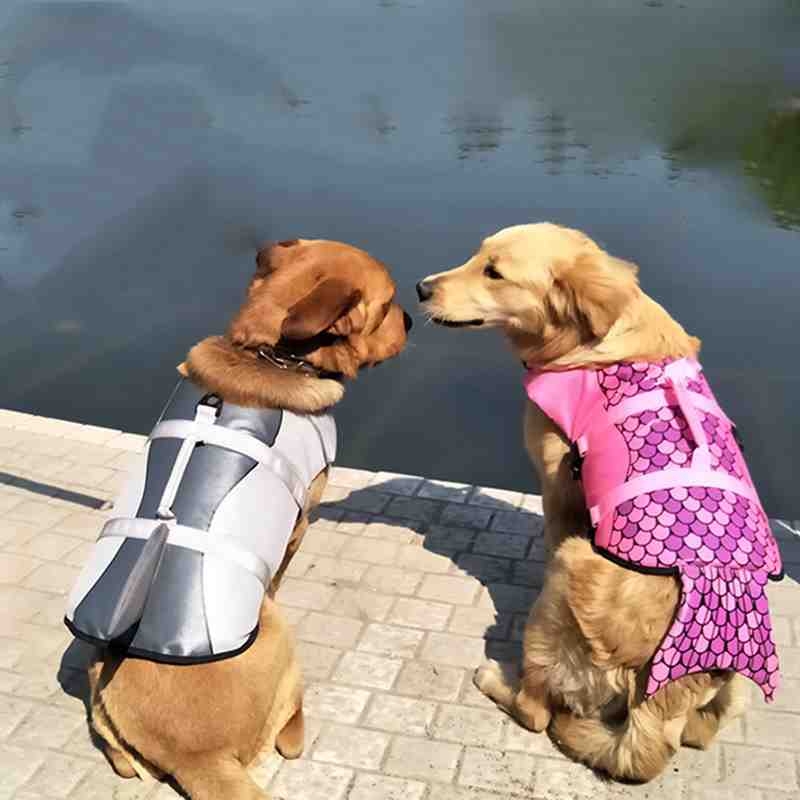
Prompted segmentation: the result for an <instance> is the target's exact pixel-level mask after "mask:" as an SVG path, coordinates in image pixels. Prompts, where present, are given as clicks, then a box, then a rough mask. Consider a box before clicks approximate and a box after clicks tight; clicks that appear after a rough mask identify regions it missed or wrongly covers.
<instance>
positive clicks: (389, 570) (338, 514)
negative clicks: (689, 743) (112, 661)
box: [0, 411, 800, 800]
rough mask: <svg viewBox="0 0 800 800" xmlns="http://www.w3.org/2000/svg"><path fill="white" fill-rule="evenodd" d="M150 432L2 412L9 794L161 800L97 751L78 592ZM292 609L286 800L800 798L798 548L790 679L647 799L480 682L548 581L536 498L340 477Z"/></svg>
mask: <svg viewBox="0 0 800 800" xmlns="http://www.w3.org/2000/svg"><path fill="white" fill-rule="evenodd" d="M142 442H143V437H139V436H133V435H130V434H124V433H120V432H119V431H111V430H107V429H103V428H95V427H90V426H81V425H76V424H73V423H66V422H60V421H57V420H50V419H43V418H37V417H32V416H27V415H22V414H16V413H12V412H6V411H0V800H10V798H14V800H44V798H48V800H49V798H70V800H90V798H91V799H92V800H94V799H96V800H101V799H102V800H108V798H126V799H130V800H133V798H167V797H176V796H177V795H176V794H175V792H173V790H172V789H171V788H169V787H168V786H166V785H160V784H156V783H151V784H143V783H142V782H140V781H138V780H132V781H123V780H121V779H119V778H117V777H116V776H115V775H114V774H113V773H112V771H111V769H110V767H108V766H107V764H106V763H105V761H104V759H103V757H102V756H101V754H100V753H99V751H97V750H96V749H95V748H94V747H93V745H92V744H91V741H90V739H89V735H88V733H87V727H86V719H85V711H84V703H83V700H84V698H85V695H86V684H85V679H84V678H83V673H82V672H81V670H80V667H81V664H83V663H85V659H86V654H87V651H86V648H84V647H83V646H82V645H78V644H77V643H74V642H71V637H70V636H69V634H68V633H67V631H66V629H65V628H64V626H63V624H62V622H61V618H62V614H63V607H64V600H65V593H66V592H67V591H68V590H69V587H70V586H71V584H72V582H73V580H74V578H75V576H76V574H77V572H78V569H79V566H80V565H81V563H82V562H83V560H84V558H85V556H86V554H87V553H88V551H89V548H90V546H91V542H92V541H93V539H94V538H95V536H96V534H97V531H98V529H99V527H100V525H101V523H102V522H103V520H104V519H105V518H106V517H108V516H109V514H110V513H111V512H110V511H109V510H107V509H106V508H104V503H105V501H107V500H109V499H110V498H111V497H112V496H113V494H114V492H115V490H116V488H117V487H118V486H119V484H120V481H121V480H122V479H123V477H124V473H125V467H126V463H128V460H129V459H130V453H131V451H135V450H136V449H138V448H140V447H141V446H142ZM327 501H328V502H327V504H326V505H325V506H324V507H323V508H322V509H321V510H320V513H319V516H318V519H317V520H316V521H315V522H314V524H313V525H312V527H311V529H310V530H309V532H308V535H307V536H306V539H305V541H304V543H303V547H302V550H301V552H300V553H298V555H297V556H296V558H295V560H294V562H293V563H292V566H291V573H290V575H289V576H288V577H287V579H286V580H285V583H284V585H283V587H282V590H281V592H280V600H281V602H282V604H283V605H284V606H285V609H286V613H287V615H288V616H289V617H290V619H291V621H292V623H293V624H294V626H295V629H296V632H297V637H298V639H299V649H300V658H301V663H302V666H303V669H304V672H305V674H306V677H307V684H308V685H307V691H306V696H305V707H306V711H307V715H308V718H309V724H308V726H307V728H308V729H307V741H306V754H305V757H304V758H303V759H302V760H300V761H295V762H284V761H282V759H280V757H278V756H277V755H272V756H269V757H267V758H265V759H264V760H263V762H262V763H261V764H260V765H259V766H257V767H256V768H255V769H254V774H255V776H256V779H257V780H258V781H259V782H260V783H262V784H263V785H264V786H267V787H268V788H269V789H270V791H271V793H272V795H273V797H274V798H278V799H279V800H501V798H507V797H516V798H523V799H526V798H536V799H537V800H539V799H541V800H547V799H552V800H562V799H563V800H566V799H567V798H586V799H587V800H589V798H591V800H595V799H597V800H602V798H606V797H608V798H669V800H679V799H681V800H767V798H770V799H772V798H776V799H782V798H783V799H788V798H790V797H792V798H798V797H800V784H799V783H798V770H799V769H800V765H799V764H798V756H799V755H800V589H799V588H798V585H797V582H796V579H797V578H798V577H800V538H799V537H798V535H797V534H795V533H793V531H792V526H790V525H787V524H784V523H775V528H776V531H777V533H778V535H779V536H780V538H781V541H782V546H783V550H784V556H785V559H786V561H787V572H788V574H789V575H790V576H793V578H792V577H788V578H787V579H786V580H784V581H783V583H782V584H780V585H777V586H774V587H773V588H772V591H771V599H772V603H773V605H772V608H773V614H774V623H775V629H776V634H777V639H778V642H779V645H780V650H781V660H782V662H783V672H784V682H783V688H782V690H781V692H780V693H779V696H778V701H777V702H776V703H775V705H774V706H772V707H767V706H765V705H764V704H763V703H762V702H761V701H760V700H759V701H757V702H755V703H754V705H753V708H752V710H751V711H750V712H749V713H748V714H747V716H746V717H745V718H744V719H743V720H739V721H738V722H737V723H736V724H735V725H734V726H733V727H731V728H730V729H728V730H725V731H724V732H723V734H722V735H721V737H720V741H719V742H718V743H717V744H715V746H714V747H713V748H712V749H711V750H710V751H708V752H705V753H698V752H695V751H691V750H683V751H682V752H681V753H680V754H679V756H678V757H677V758H676V759H675V760H674V762H673V764H672V765H671V766H670V767H669V769H668V771H667V773H666V774H665V775H663V776H662V778H661V779H659V780H658V781H656V782H654V783H652V784H650V785H648V786H644V787H625V786H618V785H614V784H608V783H603V782H601V781H600V780H598V779H597V778H596V777H595V776H594V775H593V774H592V773H591V772H589V771H588V770H586V769H584V768H582V767H580V766H578V765H575V764H573V763H571V762H569V761H567V760H566V759H564V758H563V757H562V756H561V755H560V754H559V753H558V752H557V751H556V750H555V749H554V748H553V747H552V745H551V744H550V742H549V740H548V739H547V737H546V736H542V735H535V734H532V733H529V732H527V731H525V730H522V729H521V728H519V727H518V726H517V725H516V724H515V723H514V722H512V721H511V720H510V719H509V718H507V717H506V716H504V715H503V714H502V713H500V712H499V711H498V710H496V709H495V708H494V707H493V706H492V705H491V704H489V703H488V702H487V701H486V700H485V698H483V696H482V695H480V694H479V693H478V692H477V691H476V690H475V689H474V688H473V687H472V684H471V680H470V678H471V674H472V671H473V669H474V668H475V667H476V666H477V665H478V664H480V663H481V661H482V660H483V659H484V658H485V657H486V655H487V653H488V654H489V655H490V656H492V657H495V658H500V659H510V658H514V657H515V656H516V655H517V653H518V651H519V639H520V635H521V631H522V628H523V624H524V620H525V612H526V610H527V609H528V608H529V606H530V604H531V601H532V600H533V598H534V597H535V596H536V592H537V587H539V586H540V585H541V578H542V539H541V530H542V517H541V515H540V511H541V509H540V505H539V499H538V498H537V497H535V496H533V495H522V494H520V493H518V492H509V491H499V490H493V489H482V488H475V487H471V486H464V485H460V484H452V483H445V482H441V481H430V480H423V479H422V478H413V477H407V476H397V475H391V474H385V473H377V474H376V473H371V472H362V471H358V470H350V469H336V470H335V472H334V474H333V480H332V482H331V486H330V488H329V491H328V494H327Z"/></svg>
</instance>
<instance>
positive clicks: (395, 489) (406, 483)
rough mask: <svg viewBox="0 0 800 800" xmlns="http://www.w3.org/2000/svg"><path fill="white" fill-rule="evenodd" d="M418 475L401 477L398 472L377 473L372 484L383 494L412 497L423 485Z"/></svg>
mask: <svg viewBox="0 0 800 800" xmlns="http://www.w3.org/2000/svg"><path fill="white" fill-rule="evenodd" d="M422 482H423V479H422V478H420V477H419V476H417V475H400V474H398V473H396V472H376V473H375V475H374V476H373V478H372V483H371V484H370V485H371V486H373V487H374V488H376V489H378V490H379V491H381V492H388V493H389V494H400V495H406V496H409V497H410V496H411V495H413V494H415V493H416V491H417V489H419V487H420V486H421V485H422Z"/></svg>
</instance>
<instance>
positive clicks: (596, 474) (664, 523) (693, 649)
mask: <svg viewBox="0 0 800 800" xmlns="http://www.w3.org/2000/svg"><path fill="white" fill-rule="evenodd" d="M524 384H525V389H526V392H527V394H528V397H530V399H531V400H532V401H533V402H534V403H535V404H536V405H537V406H539V407H540V408H541V409H542V411H544V413H545V414H547V416H548V417H550V419H552V420H553V422H555V423H556V425H558V426H559V427H560V428H561V429H562V430H563V432H564V434H565V435H566V436H567V437H568V439H569V440H570V442H572V444H573V458H574V459H575V461H574V465H575V467H576V470H579V476H580V480H581V482H582V486H583V491H584V495H585V498H586V505H587V507H588V509H589V514H590V517H591V521H592V528H593V541H594V546H595V548H596V549H597V550H598V551H600V552H601V553H602V554H603V555H605V556H607V557H608V558H610V559H611V560H612V561H615V562H616V563H618V564H620V565H622V566H624V567H629V568H632V569H638V570H640V571H642V572H651V573H664V572H669V573H674V574H676V575H677V577H678V579H679V581H680V584H681V599H680V602H679V605H678V609H677V612H676V615H675V618H674V620H673V622H672V625H671V627H670V629H669V631H668V632H667V635H666V637H665V638H664V640H663V641H662V642H661V645H660V646H659V648H658V650H657V651H656V653H655V655H654V657H653V660H652V664H651V666H650V675H649V680H648V684H647V689H646V694H647V696H650V695H652V694H654V693H655V692H656V691H658V690H659V689H660V688H662V687H663V686H665V685H666V684H667V683H669V682H670V681H674V680H676V679H677V678H680V677H681V676H683V675H688V674H691V673H695V672H706V671H709V670H735V671H736V672H740V673H741V674H742V675H746V676H747V677H749V678H751V679H752V680H753V681H755V682H756V683H757V684H758V685H759V686H760V687H761V689H762V691H763V692H764V696H765V697H766V699H767V700H768V701H771V700H772V699H773V695H774V692H775V690H776V689H777V687H778V683H779V672H778V656H777V653H776V650H775V643H774V641H773V638H772V625H771V622H770V617H769V608H768V605H767V598H766V594H765V586H766V583H767V579H768V578H773V579H780V578H781V577H782V567H781V558H780V553H779V551H778V546H777V544H776V542H775V539H774V538H773V536H772V532H771V530H770V526H769V520H768V518H767V515H766V513H765V512H764V509H763V507H762V505H761V502H760V500H759V499H758V495H757V493H756V490H755V487H754V485H753V481H752V479H751V478H750V473H749V472H748V470H747V466H746V465H745V462H744V458H743V456H742V452H741V450H740V448H739V445H738V443H737V439H736V430H735V427H734V425H733V423H731V421H730V420H729V419H728V417H727V416H726V415H725V413H724V412H723V411H722V409H721V408H720V407H719V405H718V403H717V401H716V399H715V398H714V395H713V393H712V392H711V389H710V388H709V386H708V383H707V381H706V379H705V376H704V375H703V373H702V371H701V367H700V364H699V363H697V362H696V361H695V360H693V359H689V358H682V359H679V360H675V361H666V362H660V363H656V364H648V363H619V364H614V365H612V366H609V367H606V368H604V369H598V370H593V369H573V370H567V371H564V372H537V371H534V370H531V371H529V372H528V373H527V374H526V376H525V380H524Z"/></svg>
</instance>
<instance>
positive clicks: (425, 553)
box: [395, 545, 453, 572]
mask: <svg viewBox="0 0 800 800" xmlns="http://www.w3.org/2000/svg"><path fill="white" fill-rule="evenodd" d="M395 563H396V565H397V566H398V567H401V568H402V569H411V570H419V571H421V572H448V571H449V570H450V567H451V566H452V564H453V560H452V559H451V558H450V557H449V556H446V555H442V554H441V553H434V552H431V551H430V550H426V549H425V548H424V547H419V546H415V545H406V546H405V547H401V548H400V550H399V552H398V553H397V560H396V562H395Z"/></svg>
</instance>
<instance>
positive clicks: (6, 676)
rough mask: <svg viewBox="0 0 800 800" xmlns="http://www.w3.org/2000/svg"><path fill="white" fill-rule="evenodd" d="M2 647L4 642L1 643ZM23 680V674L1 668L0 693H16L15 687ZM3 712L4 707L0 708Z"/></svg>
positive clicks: (0, 711)
mask: <svg viewBox="0 0 800 800" xmlns="http://www.w3.org/2000/svg"><path fill="white" fill-rule="evenodd" d="M0 647H2V644H1V643H0ZM21 682H22V675H17V674H16V673H15V672H7V671H6V670H0V694H14V689H15V688H16V687H17V686H19V684H20V683H21ZM0 713H2V709H0Z"/></svg>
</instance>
